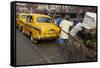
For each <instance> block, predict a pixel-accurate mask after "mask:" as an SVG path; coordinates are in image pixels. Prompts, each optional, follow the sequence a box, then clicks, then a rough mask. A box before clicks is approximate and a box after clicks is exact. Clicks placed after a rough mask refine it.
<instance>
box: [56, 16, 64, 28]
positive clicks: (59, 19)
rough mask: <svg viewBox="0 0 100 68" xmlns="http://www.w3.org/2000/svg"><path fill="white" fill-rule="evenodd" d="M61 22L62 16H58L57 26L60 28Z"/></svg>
mask: <svg viewBox="0 0 100 68" xmlns="http://www.w3.org/2000/svg"><path fill="white" fill-rule="evenodd" d="M61 21H62V19H61V17H60V16H57V17H56V21H55V24H56V25H58V26H59V25H60V23H61Z"/></svg>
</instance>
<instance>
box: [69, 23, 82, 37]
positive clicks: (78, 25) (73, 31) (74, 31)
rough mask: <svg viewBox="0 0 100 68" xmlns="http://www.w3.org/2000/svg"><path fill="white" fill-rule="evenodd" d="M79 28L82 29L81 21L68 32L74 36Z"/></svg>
mask: <svg viewBox="0 0 100 68" xmlns="http://www.w3.org/2000/svg"><path fill="white" fill-rule="evenodd" d="M81 30H82V23H78V24H76V26H74V27H73V28H72V30H71V31H70V34H71V35H72V36H75V35H76V34H77V33H78V31H81Z"/></svg>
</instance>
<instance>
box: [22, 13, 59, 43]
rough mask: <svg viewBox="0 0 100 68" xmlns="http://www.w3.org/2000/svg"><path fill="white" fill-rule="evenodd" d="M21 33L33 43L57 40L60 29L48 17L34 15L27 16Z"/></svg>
mask: <svg viewBox="0 0 100 68" xmlns="http://www.w3.org/2000/svg"><path fill="white" fill-rule="evenodd" d="M22 32H23V33H25V34H27V35H28V36H30V39H31V41H32V42H34V43H36V42H37V41H38V40H45V39H46V40H48V39H57V38H58V37H59V36H60V28H59V27H58V26H57V25H55V24H54V21H53V19H52V18H51V17H50V16H48V15H44V14H36V13H35V14H30V15H28V16H27V18H26V23H25V24H24V25H23V28H22Z"/></svg>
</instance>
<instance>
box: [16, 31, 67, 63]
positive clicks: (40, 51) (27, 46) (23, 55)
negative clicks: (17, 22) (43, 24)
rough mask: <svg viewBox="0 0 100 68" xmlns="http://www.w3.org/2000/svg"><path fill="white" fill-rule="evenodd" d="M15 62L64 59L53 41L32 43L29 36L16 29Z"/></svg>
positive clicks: (63, 60) (43, 61)
mask: <svg viewBox="0 0 100 68" xmlns="http://www.w3.org/2000/svg"><path fill="white" fill-rule="evenodd" d="M16 54H17V57H16V64H17V65H30V64H48V63H63V62H65V59H64V58H63V56H62V55H61V54H60V53H59V50H58V48H57V45H56V43H55V41H40V42H39V43H38V44H33V43H32V42H31V41H30V39H29V37H27V36H26V35H23V34H22V33H21V32H20V31H19V30H17V29H16Z"/></svg>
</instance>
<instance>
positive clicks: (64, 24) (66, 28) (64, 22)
mask: <svg viewBox="0 0 100 68" xmlns="http://www.w3.org/2000/svg"><path fill="white" fill-rule="evenodd" d="M72 25H73V23H72V22H70V21H67V20H62V21H61V23H60V25H59V26H60V27H61V34H60V38H62V39H68V38H69V36H68V34H66V33H69V27H70V26H72ZM62 30H63V31H62ZM64 31H65V32H66V33H65V32H64Z"/></svg>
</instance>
